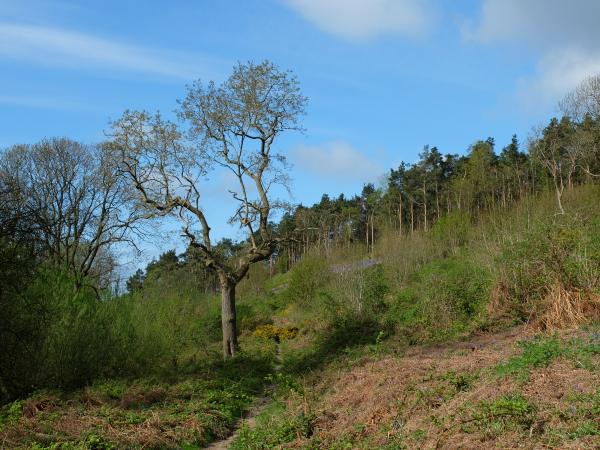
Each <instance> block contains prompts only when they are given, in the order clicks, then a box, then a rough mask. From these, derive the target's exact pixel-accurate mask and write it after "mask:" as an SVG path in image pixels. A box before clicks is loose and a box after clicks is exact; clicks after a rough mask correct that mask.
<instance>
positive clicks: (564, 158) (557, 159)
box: [529, 116, 582, 214]
mask: <svg viewBox="0 0 600 450" xmlns="http://www.w3.org/2000/svg"><path fill="white" fill-rule="evenodd" d="M529 152H530V154H531V156H532V158H533V159H534V160H536V161H538V162H539V163H540V164H541V165H542V167H544V168H545V169H546V171H547V172H548V174H549V175H550V176H551V177H552V181H553V184H554V192H555V194H556V202H557V205H558V209H559V212H560V214H564V213H565V209H564V207H563V204H562V197H563V194H564V191H565V189H566V188H571V187H572V179H573V176H574V174H575V172H576V170H577V168H578V165H579V163H580V161H581V157H582V155H581V146H579V145H577V144H576V143H575V141H574V126H573V123H572V122H571V120H570V119H569V118H568V117H567V116H564V117H563V118H562V119H561V120H560V121H558V120H556V119H552V120H551V121H550V124H549V125H548V126H547V127H546V128H544V129H543V130H539V129H538V130H534V131H533V135H532V136H531V137H530V139H529Z"/></svg>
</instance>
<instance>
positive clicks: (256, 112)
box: [113, 61, 307, 358]
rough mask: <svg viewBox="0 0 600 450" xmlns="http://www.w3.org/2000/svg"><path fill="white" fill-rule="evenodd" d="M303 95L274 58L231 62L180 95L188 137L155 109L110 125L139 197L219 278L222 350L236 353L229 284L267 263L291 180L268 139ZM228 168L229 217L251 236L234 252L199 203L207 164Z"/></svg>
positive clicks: (292, 126) (293, 126)
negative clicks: (176, 224) (169, 220)
mask: <svg viewBox="0 0 600 450" xmlns="http://www.w3.org/2000/svg"><path fill="white" fill-rule="evenodd" d="M306 102H307V99H306V97H304V96H303V95H302V94H301V92H300V88H299V83H298V81H297V79H296V78H295V76H293V75H292V74H291V73H290V72H284V71H280V70H279V69H278V68H277V67H276V66H274V65H273V64H272V63H270V62H268V61H265V62H263V63H260V64H254V63H248V64H238V65H237V66H236V67H235V68H234V70H233V73H232V74H231V76H230V77H229V78H228V79H227V80H226V81H225V82H224V83H223V84H222V85H220V86H216V85H215V84H214V83H212V82H211V83H209V84H208V85H203V84H202V83H201V82H196V83H194V84H193V85H192V86H191V87H189V88H188V92H187V96H186V97H185V99H184V100H183V101H181V102H180V110H179V116H180V118H181V119H183V120H185V121H186V123H187V124H188V125H189V130H188V131H189V137H190V139H191V144H188V143H186V142H185V141H184V139H183V136H182V134H181V132H180V131H179V130H178V128H177V127H176V126H175V124H173V123H170V122H167V121H164V120H163V119H162V118H161V117H160V115H158V114H157V115H155V116H150V115H149V114H147V113H145V112H125V114H124V115H123V117H122V118H121V119H120V120H118V121H117V122H115V123H114V125H113V132H114V139H113V148H114V149H115V151H116V152H117V153H118V155H119V157H120V160H121V162H122V168H123V170H124V172H125V173H126V174H127V175H128V176H129V177H130V179H131V181H132V182H133V185H134V186H135V188H136V189H137V191H138V192H139V194H140V200H141V203H143V204H144V205H145V206H146V207H147V208H148V207H149V208H151V209H153V210H154V211H156V212H157V213H158V214H159V215H175V216H177V217H178V218H179V220H180V221H181V224H182V229H183V234H184V235H185V236H186V237H187V239H188V241H189V244H190V245H191V246H192V247H195V248H196V249H198V251H199V252H200V254H201V255H202V258H203V260H204V263H205V265H206V267H207V268H209V269H211V270H213V271H215V272H216V273H217V275H218V277H219V282H220V289H221V323H222V328H223V355H224V357H225V358H228V357H231V356H233V355H234V354H235V353H236V351H237V346H238V343H237V328H236V308H235V288H236V286H237V284H238V283H239V282H240V281H241V280H242V278H243V277H244V276H245V275H246V273H247V272H248V269H249V267H250V265H251V264H253V263H256V262H259V261H263V260H266V259H268V258H269V257H270V255H271V254H272V253H273V252H274V251H275V249H276V247H277V244H278V238H277V237H276V236H275V235H274V234H273V227H271V226H269V223H268V222H269V216H270V214H271V213H272V211H273V209H274V208H276V207H278V206H281V205H282V204H281V203H280V202H278V201H276V200H275V199H274V198H273V195H274V193H273V191H272V188H273V186H274V185H275V184H285V183H286V182H287V180H288V177H287V173H286V170H287V166H286V160H285V157H284V156H283V155H281V154H279V153H275V151H274V149H273V144H274V143H275V140H276V138H277V137H279V135H280V134H282V133H283V132H285V131H299V130H301V129H302V128H301V126H300V123H299V118H300V117H301V116H302V115H303V114H304V108H305V105H306ZM215 167H216V168H221V169H224V170H226V171H228V172H229V173H231V174H232V175H233V177H234V178H235V180H236V183H237V188H235V189H231V190H229V193H230V194H231V198H232V205H233V214H232V217H231V221H232V222H237V223H238V224H239V225H240V227H241V228H243V229H245V230H246V231H247V235H248V242H247V245H246V246H245V247H244V249H243V250H241V251H239V252H238V253H237V254H235V255H227V254H226V253H225V254H224V253H223V252H218V251H216V249H215V246H214V244H213V243H212V241H211V236H210V230H211V228H210V226H209V223H208V220H207V218H206V215H205V213H204V210H203V209H202V206H201V196H200V190H201V184H202V180H203V179H204V177H205V176H206V175H207V174H208V172H209V170H210V169H212V168H215Z"/></svg>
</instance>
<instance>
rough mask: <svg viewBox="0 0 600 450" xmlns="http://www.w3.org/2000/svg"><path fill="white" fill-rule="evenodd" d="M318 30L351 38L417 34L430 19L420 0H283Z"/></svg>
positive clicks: (363, 38) (425, 30)
mask: <svg viewBox="0 0 600 450" xmlns="http://www.w3.org/2000/svg"><path fill="white" fill-rule="evenodd" d="M283 1H284V2H285V3H286V4H288V5H289V6H290V7H292V8H293V9H294V10H296V11H298V12H299V13H300V14H301V15H302V16H304V17H305V18H306V19H307V20H309V21H310V22H312V23H313V24H315V25H316V26H317V27H318V28H320V29H321V30H323V31H325V32H327V33H330V34H333V35H335V36H339V37H341V38H344V39H348V40H354V41H364V40H370V39H373V38H377V37H380V36H383V35H390V34H400V35H404V36H408V37H421V36H423V35H425V34H426V33H427V30H428V29H429V28H430V25H431V23H432V22H433V19H434V14H433V13H432V8H430V7H428V6H431V5H428V3H429V2H427V1H423V0H283Z"/></svg>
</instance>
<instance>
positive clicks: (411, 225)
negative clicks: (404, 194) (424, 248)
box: [410, 199, 415, 233]
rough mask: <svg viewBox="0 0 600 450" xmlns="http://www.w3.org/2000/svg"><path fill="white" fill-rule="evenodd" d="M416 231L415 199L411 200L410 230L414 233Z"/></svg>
mask: <svg viewBox="0 0 600 450" xmlns="http://www.w3.org/2000/svg"><path fill="white" fill-rule="evenodd" d="M414 231H415V207H414V204H413V201H412V199H411V201H410V232H411V233H414Z"/></svg>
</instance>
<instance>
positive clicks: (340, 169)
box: [292, 141, 384, 182]
mask: <svg viewBox="0 0 600 450" xmlns="http://www.w3.org/2000/svg"><path fill="white" fill-rule="evenodd" d="M292 156H293V161H294V163H295V164H296V165H298V166H299V167H300V168H302V169H304V170H306V171H308V172H310V173H313V174H315V175H320V176H324V177H327V178H328V179H335V180H341V181H360V182H367V181H373V180H375V179H376V178H377V177H378V176H379V175H381V174H382V173H383V171H384V169H383V167H382V166H381V165H380V164H379V163H377V162H375V161H372V160H371V159H369V158H368V157H367V156H366V155H364V154H362V153H360V152H359V151H358V150H356V149H355V148H353V147H352V146H351V145H350V144H348V143H347V142H342V141H334V142H329V143H326V144H322V145H320V146H299V147H297V148H296V149H295V150H294V152H293V155H292Z"/></svg>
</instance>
